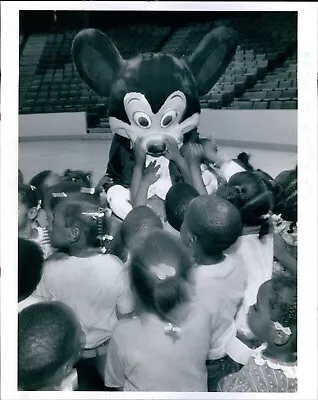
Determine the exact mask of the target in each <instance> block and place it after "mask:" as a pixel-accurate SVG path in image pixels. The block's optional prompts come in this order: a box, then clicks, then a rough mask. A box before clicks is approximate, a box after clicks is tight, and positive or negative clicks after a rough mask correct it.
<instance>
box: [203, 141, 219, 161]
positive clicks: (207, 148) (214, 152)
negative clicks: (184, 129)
mask: <svg viewBox="0 0 318 400" xmlns="http://www.w3.org/2000/svg"><path fill="white" fill-rule="evenodd" d="M202 148H203V157H204V158H205V159H206V160H208V161H209V162H210V163H216V162H217V161H219V154H218V148H217V145H216V144H215V142H214V140H209V141H206V142H204V144H203V146H202Z"/></svg>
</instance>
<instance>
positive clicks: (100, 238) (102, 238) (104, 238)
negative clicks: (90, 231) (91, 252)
mask: <svg viewBox="0 0 318 400" xmlns="http://www.w3.org/2000/svg"><path fill="white" fill-rule="evenodd" d="M97 239H98V240H104V241H105V240H108V241H110V240H113V239H114V236H112V235H98V236H97Z"/></svg>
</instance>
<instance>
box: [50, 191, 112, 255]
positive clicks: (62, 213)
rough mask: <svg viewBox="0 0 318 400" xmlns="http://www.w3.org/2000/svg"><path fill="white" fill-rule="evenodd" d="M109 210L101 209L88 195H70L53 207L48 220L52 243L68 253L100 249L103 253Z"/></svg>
mask: <svg viewBox="0 0 318 400" xmlns="http://www.w3.org/2000/svg"><path fill="white" fill-rule="evenodd" d="M109 217H110V210H109V209H101V207H100V206H99V203H98V201H97V200H96V198H95V197H93V196H92V195H90V194H84V193H72V194H69V195H68V196H67V197H65V198H62V200H61V201H60V202H58V204H57V205H56V206H55V207H54V209H53V213H52V214H51V218H52V219H50V220H49V231H50V237H51V243H52V245H53V246H54V247H56V248H58V249H60V250H64V251H66V252H70V250H71V249H72V248H75V247H76V248H78V249H80V248H85V247H100V248H101V250H102V251H103V252H104V251H105V245H106V241H107V240H109V239H110V237H108V235H107V234H108V231H109V226H110V218H109Z"/></svg>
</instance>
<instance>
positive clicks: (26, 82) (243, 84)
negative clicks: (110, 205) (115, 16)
mask: <svg viewBox="0 0 318 400" xmlns="http://www.w3.org/2000/svg"><path fill="white" fill-rule="evenodd" d="M264 14H266V15H267V14H271V16H270V17H267V18H266V15H264ZM264 14H261V16H260V17H259V16H258V17H255V18H253V17H250V16H248V15H247V14H246V13H244V15H243V16H238V17H233V18H231V19H230V20H228V21H226V23H230V24H231V25H232V26H233V27H234V28H235V29H236V30H237V31H238V32H239V35H240V37H239V40H240V46H239V47H238V49H237V52H236V54H235V57H234V59H233V61H232V62H231V63H230V65H229V66H228V68H227V70H226V71H225V73H224V74H223V76H222V77H221V78H220V79H219V81H218V82H217V83H216V84H215V85H214V87H213V88H211V90H210V92H209V93H208V94H207V95H205V96H202V98H201V99H200V101H201V106H202V107H203V108H212V109H221V108H227V109H228V108H232V109H295V108H297V57H296V43H297V41H296V30H297V29H296V28H297V24H296V18H295V14H289V13H264ZM214 23H215V22H205V23H191V24H188V25H183V26H180V27H173V28H172V27H169V26H167V27H164V26H155V25H154V24H139V25H131V26H127V27H123V28H121V29H108V30H105V32H106V33H107V34H108V35H109V36H110V37H111V39H112V40H113V41H114V43H115V44H116V46H117V47H118V48H119V50H120V52H121V54H122V55H123V57H124V58H129V57H133V56H134V55H136V54H138V53H140V52H147V51H162V52H166V53H171V54H175V55H177V56H178V57H185V56H187V55H189V54H191V53H192V52H193V50H194V49H195V48H196V46H197V45H198V43H199V42H200V40H201V39H202V38H203V37H204V35H205V34H206V33H207V32H208V31H209V30H210V29H211V28H212V27H213V25H214ZM219 23H220V24H222V21H219ZM76 33H77V30H72V31H56V32H52V33H49V34H43V35H39V34H37V35H34V34H32V35H30V36H28V37H23V36H22V35H20V37H19V43H20V82H19V95H20V105H19V112H20V113H21V114H27V113H51V112H70V111H85V112H86V113H87V123H88V127H89V129H90V130H92V131H101V132H105V131H107V130H109V123H108V118H107V99H105V98H102V97H100V96H98V95H96V94H95V93H94V92H92V91H91V90H90V89H89V88H88V87H87V86H86V84H85V83H83V82H82V81H81V79H80V78H79V76H78V74H77V72H76V70H75V68H74V65H73V63H72V57H71V52H70V49H71V44H72V40H73V38H74V36H75V35H76Z"/></svg>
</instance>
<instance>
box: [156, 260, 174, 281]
mask: <svg viewBox="0 0 318 400" xmlns="http://www.w3.org/2000/svg"><path fill="white" fill-rule="evenodd" d="M150 270H151V271H152V273H153V274H154V275H155V276H156V277H157V278H158V279H159V280H161V281H163V280H164V279H166V278H170V277H172V276H175V274H176V270H175V269H174V268H173V267H170V265H166V264H159V265H153V266H152V267H150Z"/></svg>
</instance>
